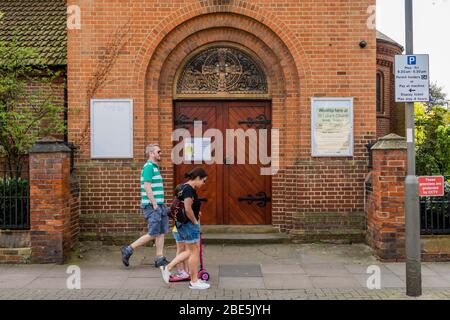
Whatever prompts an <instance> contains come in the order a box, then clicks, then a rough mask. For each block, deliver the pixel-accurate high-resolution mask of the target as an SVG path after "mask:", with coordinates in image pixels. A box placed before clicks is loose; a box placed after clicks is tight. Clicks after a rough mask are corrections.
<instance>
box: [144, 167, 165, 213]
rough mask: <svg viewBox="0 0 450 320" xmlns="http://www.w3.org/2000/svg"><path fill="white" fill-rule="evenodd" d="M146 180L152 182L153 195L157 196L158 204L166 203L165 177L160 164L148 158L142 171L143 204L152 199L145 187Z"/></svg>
mask: <svg viewBox="0 0 450 320" xmlns="http://www.w3.org/2000/svg"><path fill="white" fill-rule="evenodd" d="M144 182H150V183H151V184H152V192H153V197H155V200H156V203H157V204H163V203H164V188H163V179H162V177H161V172H160V171H159V166H158V165H157V164H155V163H153V162H151V161H150V160H148V161H147V162H146V163H145V164H144V167H143V168H142V171H141V197H142V199H141V204H142V205H145V204H149V203H150V199H149V198H148V197H147V193H146V192H145V189H144Z"/></svg>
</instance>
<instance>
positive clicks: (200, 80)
mask: <svg viewBox="0 0 450 320" xmlns="http://www.w3.org/2000/svg"><path fill="white" fill-rule="evenodd" d="M175 86H176V87H175V90H174V91H175V92H174V95H175V96H176V98H199V97H208V98H214V97H221V98H231V97H233V98H236V97H246V98H248V96H249V95H252V97H255V95H256V96H259V97H264V98H267V97H268V94H269V88H268V83H267V77H266V73H265V72H264V69H263V67H262V66H261V64H260V63H259V62H258V61H257V60H256V58H254V57H252V56H251V55H250V54H249V53H247V52H245V51H244V50H243V49H240V48H237V47H232V46H227V45H215V46H209V47H207V48H201V49H200V50H197V51H196V52H194V53H193V54H191V55H190V56H189V57H187V59H186V62H185V63H184V65H183V67H182V68H181V70H180V72H179V74H178V78H177V80H176V83H175Z"/></svg>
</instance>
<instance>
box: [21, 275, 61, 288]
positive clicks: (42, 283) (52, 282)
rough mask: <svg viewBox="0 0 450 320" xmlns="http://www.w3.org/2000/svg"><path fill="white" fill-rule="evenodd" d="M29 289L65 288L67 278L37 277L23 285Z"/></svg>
mask: <svg viewBox="0 0 450 320" xmlns="http://www.w3.org/2000/svg"><path fill="white" fill-rule="evenodd" d="M25 288H30V289H67V278H56V277H51V278H44V277H39V278H36V279H34V280H33V281H31V282H30V283H28V284H26V285H25Z"/></svg>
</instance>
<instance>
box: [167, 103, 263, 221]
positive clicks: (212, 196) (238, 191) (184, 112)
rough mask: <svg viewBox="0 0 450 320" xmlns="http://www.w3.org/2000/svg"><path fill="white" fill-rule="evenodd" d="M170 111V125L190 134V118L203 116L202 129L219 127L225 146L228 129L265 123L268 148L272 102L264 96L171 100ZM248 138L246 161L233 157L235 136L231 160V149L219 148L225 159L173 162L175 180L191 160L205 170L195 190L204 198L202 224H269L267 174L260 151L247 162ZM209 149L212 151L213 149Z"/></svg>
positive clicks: (191, 128)
mask: <svg viewBox="0 0 450 320" xmlns="http://www.w3.org/2000/svg"><path fill="white" fill-rule="evenodd" d="M174 113H175V114H174V119H175V123H174V127H175V128H182V127H183V128H185V129H187V130H189V132H190V133H191V135H192V136H193V135H194V120H197V121H202V122H203V126H202V127H203V133H204V132H205V131H206V130H208V129H218V130H219V131H221V132H222V136H223V138H224V146H225V145H226V142H225V141H226V130H227V129H234V130H236V129H242V130H243V131H244V132H245V131H247V130H248V129H255V132H256V134H258V133H259V130H261V129H267V132H268V133H269V137H268V139H267V148H268V150H269V152H270V146H269V144H270V129H271V125H270V123H271V120H270V119H271V108H270V102H268V101H182V102H176V103H175V112H174ZM212 142H214V138H213V140H212ZM248 143H249V140H248V139H246V144H245V145H246V147H245V164H238V163H237V160H238V159H237V156H238V152H237V140H235V143H234V149H235V150H234V152H233V153H234V159H233V160H234V161H230V157H231V154H232V153H230V152H228V153H227V150H225V149H224V150H223V157H224V161H223V162H224V164H206V163H205V162H204V161H203V162H201V163H194V162H193V161H191V162H189V163H183V164H180V165H176V166H175V182H176V184H178V183H181V182H184V181H185V180H184V178H183V177H184V174H185V173H186V172H187V171H189V170H191V169H192V168H194V167H195V166H201V167H203V168H204V169H205V170H206V171H207V172H208V181H207V183H206V185H205V187H204V189H203V190H200V191H199V196H200V197H201V198H204V199H207V202H205V203H203V205H202V213H203V216H202V223H203V224H225V225H264V224H271V208H272V207H271V196H272V194H271V177H270V176H265V175H261V172H260V169H261V168H262V167H263V165H262V164H261V163H260V161H259V160H260V159H259V157H258V159H257V160H258V161H257V163H256V164H250V163H249V160H250V155H249V147H248ZM183 152H184V151H183ZM212 155H213V156H215V152H214V151H213V154H212ZM183 156H184V154H183ZM225 163H232V164H225ZM269 165H270V164H269Z"/></svg>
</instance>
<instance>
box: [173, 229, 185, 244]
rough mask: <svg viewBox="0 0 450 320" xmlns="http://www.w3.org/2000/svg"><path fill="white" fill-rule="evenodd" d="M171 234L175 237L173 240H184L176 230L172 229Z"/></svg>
mask: <svg viewBox="0 0 450 320" xmlns="http://www.w3.org/2000/svg"><path fill="white" fill-rule="evenodd" d="M172 235H173V238H174V239H175V242H184V241H183V240H182V239H181V237H180V234H179V233H178V231H172Z"/></svg>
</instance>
